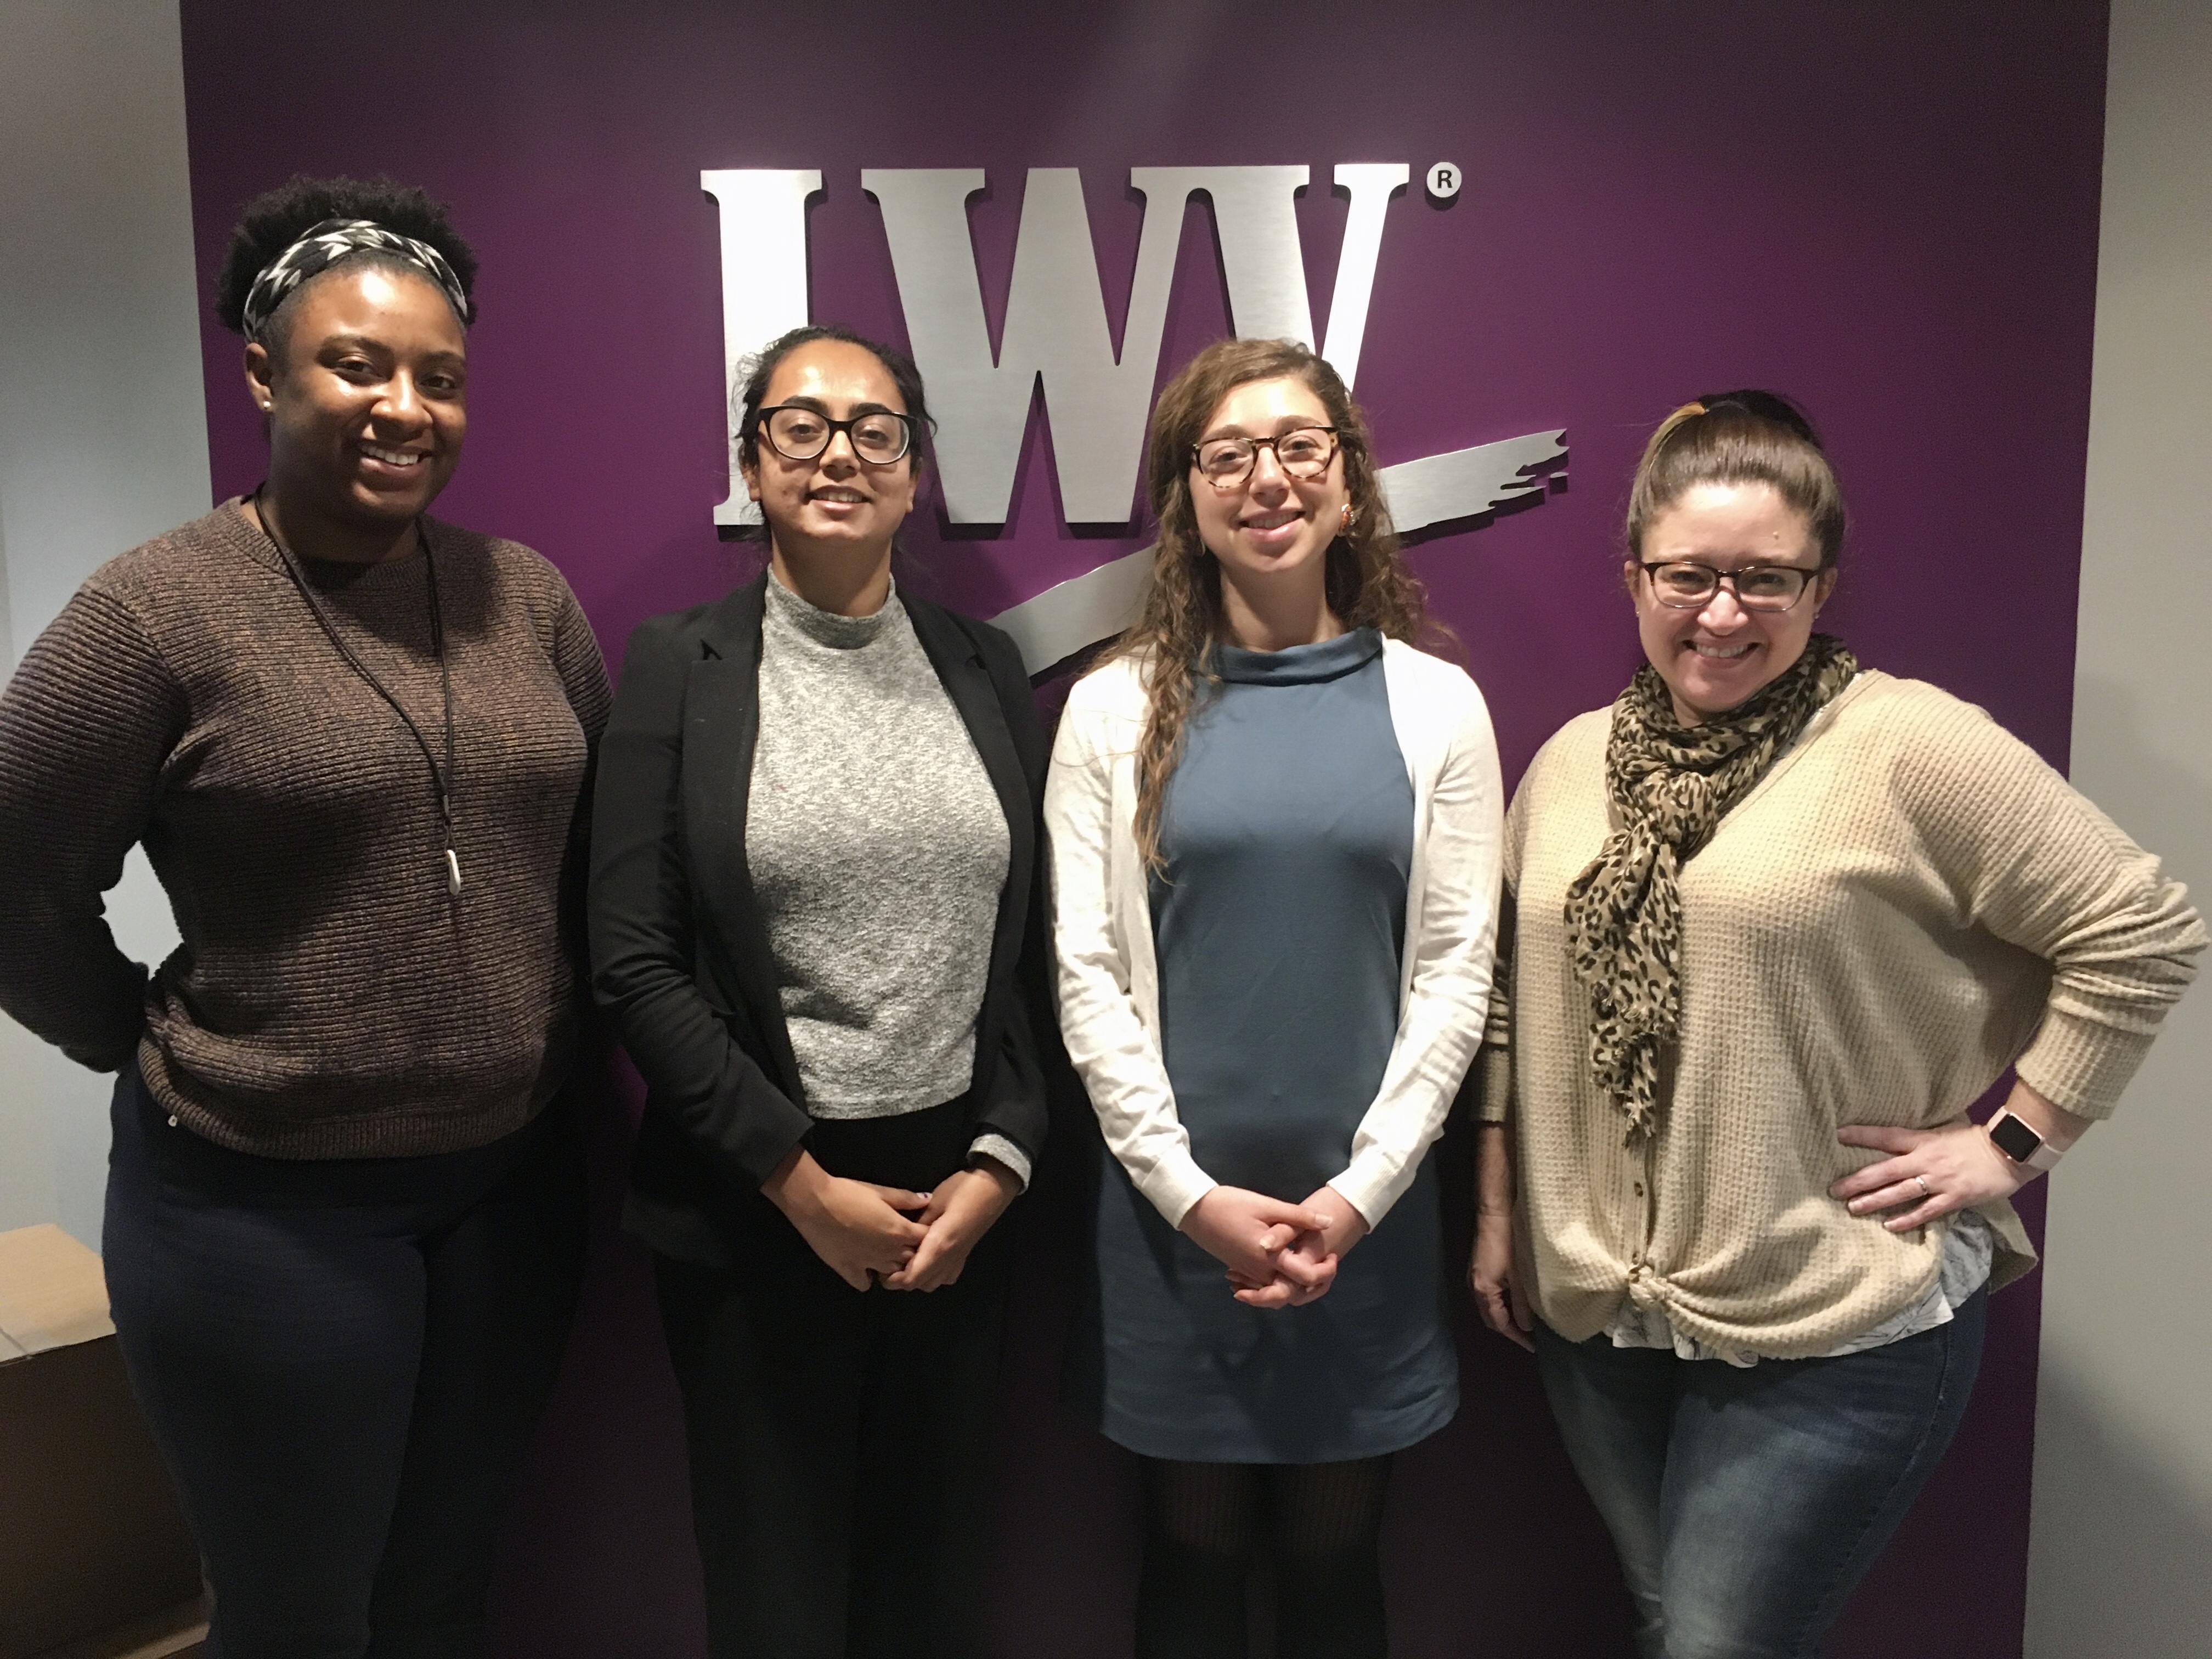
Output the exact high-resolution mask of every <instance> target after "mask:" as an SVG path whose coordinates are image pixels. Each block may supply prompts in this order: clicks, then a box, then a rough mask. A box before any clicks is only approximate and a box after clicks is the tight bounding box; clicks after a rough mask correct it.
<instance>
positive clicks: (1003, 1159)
mask: <svg viewBox="0 0 2212 1659" xmlns="http://www.w3.org/2000/svg"><path fill="white" fill-rule="evenodd" d="M968 1156H969V1158H977V1157H981V1158H994V1159H995V1160H997V1161H998V1162H999V1163H1000V1164H1005V1165H1006V1168H1007V1169H1009V1170H1012V1171H1013V1176H1014V1179H1015V1181H1017V1182H1019V1183H1020V1185H1021V1189H1022V1190H1023V1191H1024V1192H1027V1191H1029V1189H1030V1155H1029V1154H1028V1153H1027V1152H1024V1151H1023V1150H1022V1149H1021V1148H1020V1147H1018V1146H1015V1145H1014V1143H1013V1142H1012V1141H1011V1140H1009V1139H1006V1136H1004V1135H1001V1134H991V1133H984V1134H980V1135H977V1136H976V1137H975V1139H973V1140H971V1141H969V1143H968Z"/></svg>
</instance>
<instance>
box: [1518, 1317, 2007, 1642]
mask: <svg viewBox="0 0 2212 1659" xmlns="http://www.w3.org/2000/svg"><path fill="white" fill-rule="evenodd" d="M1988 1300H1989V1297H1988V1292H1987V1291H1977V1292H1975V1294H1974V1295H1973V1297H1972V1298H1971V1299H1969V1300H1968V1301H1967V1303H1966V1305H1965V1306H1963V1307H1961V1308H1960V1310H1958V1315H1957V1316H1956V1317H1955V1318H1954V1319H1953V1320H1952V1321H1951V1322H1950V1323H1949V1324H1948V1325H1943V1326H1940V1327H1938V1328H1936V1329H1935V1330H1932V1331H1923V1332H1922V1333H1921V1334H1919V1335H1917V1336H1909V1337H1906V1338H1905V1340H1903V1341H1901V1342H1893V1343H1890V1344H1888V1345H1887V1346H1885V1347H1880V1348H1870V1349H1869V1350H1867V1351H1866V1352H1863V1353H1855V1354H1848V1355H1845V1356H1844V1357H1843V1358H1838V1359H1783V1360H1776V1359H1765V1360H1761V1361H1760V1362H1759V1364H1756V1365H1754V1366H1752V1367H1751V1368H1749V1369H1748V1370H1740V1369H1738V1368H1737V1367H1735V1366H1733V1365H1730V1364H1728V1363H1727V1362H1725V1361H1723V1360H1719V1359H1699V1360H1683V1359H1678V1358H1675V1357H1674V1354H1673V1353H1672V1352H1668V1351H1667V1350H1664V1349H1657V1348H1616V1347H1614V1346H1613V1343H1612V1340H1611V1339H1610V1338H1608V1337H1607V1336H1605V1335H1604V1334H1599V1335H1597V1336H1595V1337H1593V1338H1591V1339H1590V1340H1589V1341H1587V1342H1569V1341H1567V1340H1565V1339H1564V1338H1563V1337H1560V1336H1559V1335H1558V1334H1555V1333H1554V1332H1553V1331H1552V1330H1550V1329H1548V1328H1547V1327H1546V1326H1544V1325H1543V1324H1542V1323H1541V1322H1539V1323H1538V1324H1537V1327H1536V1358H1537V1364H1538V1368H1539V1370H1541V1373H1542V1376H1543V1379H1544V1392H1545V1393H1546V1394H1547V1395H1548V1396H1549V1397H1550V1399H1551V1402H1552V1413H1553V1416H1554V1417H1556V1418H1557V1419H1559V1432H1560V1435H1561V1436H1562V1437H1564V1438H1565V1441H1566V1445H1567V1455H1568V1456H1569V1457H1570V1458H1571V1459H1572V1460H1573V1462H1574V1466H1575V1471H1576V1473H1577V1474H1580V1475H1581V1476H1582V1480H1583V1486H1586V1487H1587V1488H1589V1495H1590V1498H1591V1499H1592V1500H1593V1501H1594V1502H1595V1504H1596V1505H1597V1508H1598V1513H1599V1514H1600V1515H1601V1516H1603V1517H1604V1519H1605V1523H1606V1526H1607V1528H1609V1529H1610V1530H1611V1532H1612V1534H1613V1544H1614V1546H1615V1547H1616V1548H1618V1549H1619V1550H1620V1565H1621V1570H1622V1571H1623V1573H1624V1574H1625V1575H1626V1577H1627V1580H1628V1590H1629V1594H1630V1595H1631V1596H1632V1597H1633V1598H1634V1600H1635V1602H1636V1610H1637V1615H1638V1623H1639V1626H1640V1628H1639V1629H1638V1634H1637V1642H1638V1651H1639V1653H1641V1654H1642V1655H1643V1656H1644V1659H1810V1656H1814V1655H1816V1654H1818V1653H1819V1651H1820V1638H1821V1637H1822V1636H1823V1635H1824V1634H1826V1632H1827V1630H1828V1628H1829V1626H1832V1625H1833V1624H1834V1623H1835V1621H1836V1619H1837V1617H1838V1614H1840V1613H1842V1612H1843V1608H1844V1601H1845V1600H1846V1599H1847V1598H1848V1597H1849V1596H1850V1593H1851V1591H1852V1589H1854V1588H1856V1587H1857V1583H1858V1582H1859V1580H1860V1579H1861V1578H1862V1577H1865V1575H1866V1571H1867V1569H1868V1568H1869V1567H1870V1566H1872V1565H1874V1560H1875V1557H1876V1556H1877V1555H1879V1554H1880V1553H1881V1548H1882V1546H1883V1545H1884V1544H1886V1543H1887V1542H1888V1541H1889V1537H1890V1534H1892V1533H1893V1532H1895V1531H1896V1530H1897V1526H1898V1523H1899V1522H1901V1521H1902V1520H1904V1518H1905V1511H1906V1510H1909V1509H1911V1506H1912V1500H1913V1499H1914V1498H1916V1497H1917V1496H1918V1495H1919V1492H1920V1488H1921V1486H1923V1484H1925V1483H1926V1481H1927V1479H1928V1477H1929V1474H1932V1473H1933V1472H1934V1470H1935V1468H1936V1463H1937V1462H1939V1461H1941V1459H1942V1455H1943V1452H1944V1450H1945V1449H1946V1448H1947V1447H1948V1446H1949V1445H1950V1443H1951V1437H1952V1436H1953V1435H1954V1433H1956V1432H1957V1431H1958V1427H1959V1419H1960V1418H1961V1417H1963V1416H1964V1415H1965V1414H1966V1397H1967V1395H1969V1394H1970V1393H1971V1392H1972V1389H1973V1386H1974V1373H1975V1371H1976V1370H1977V1369H1978V1367H1979V1365H1980V1363H1981V1354H1982V1329H1983V1324H1984V1316H1985V1314H1986V1312H1987V1308H1988Z"/></svg>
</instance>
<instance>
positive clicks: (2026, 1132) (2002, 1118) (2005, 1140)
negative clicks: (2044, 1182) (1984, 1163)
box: [1989, 1109, 2064, 1174]
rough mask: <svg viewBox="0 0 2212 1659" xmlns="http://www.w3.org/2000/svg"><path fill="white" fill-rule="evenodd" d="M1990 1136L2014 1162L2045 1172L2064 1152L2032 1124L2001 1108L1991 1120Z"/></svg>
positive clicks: (1999, 1149)
mask: <svg viewBox="0 0 2212 1659" xmlns="http://www.w3.org/2000/svg"><path fill="white" fill-rule="evenodd" d="M1989 1136H1990V1140H1991V1142H1993V1143H1994V1144H1995V1145H1996V1149H1997V1150H1998V1151H1999V1152H2002V1153H2003V1154H2004V1155H2005V1156H2006V1157H2007V1158H2010V1159H2011V1160H2012V1161H2013V1162H2014V1163H2015V1164H2024V1165H2025V1166H2026V1167H2027V1168H2028V1169H2031V1170H2043V1171H2045V1173H2046V1174H2047V1173H2048V1172H2050V1171H2051V1170H2055V1169H2057V1167H2058V1160H2059V1158H2062V1157H2063V1156H2064V1155H2063V1153H2061V1152H2059V1150H2058V1149H2057V1147H2056V1146H2052V1145H2051V1143H2050V1142H2049V1141H2047V1140H2045V1139H2044V1138H2043V1137H2042V1136H2041V1135H2040V1134H2039V1133H2036V1131H2035V1129H2034V1127H2033V1126H2032V1125H2031V1124H2029V1123H2028V1122H2027V1121H2026V1120H2025V1119H2023V1118H2018V1117H2015V1116H2014V1115H2012V1113H2011V1112H2010V1111H2008V1110H2003V1109H2000V1110H1999V1111H1998V1113H1997V1115H1996V1116H1995V1117H1993V1118H1991V1119H1990V1121H1989Z"/></svg>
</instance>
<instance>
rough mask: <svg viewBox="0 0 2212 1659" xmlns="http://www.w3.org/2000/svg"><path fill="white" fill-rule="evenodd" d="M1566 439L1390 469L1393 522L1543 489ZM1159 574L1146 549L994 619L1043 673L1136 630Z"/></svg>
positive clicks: (1543, 438)
mask: <svg viewBox="0 0 2212 1659" xmlns="http://www.w3.org/2000/svg"><path fill="white" fill-rule="evenodd" d="M1565 437H1566V433H1565V430H1564V429H1563V430H1560V431H1558V432H1531V433H1528V434H1526V435H1523V436H1522V437H1518V438H1506V439H1502V440H1501V441H1498V442H1497V443H1493V444H1477V445H1476V446H1475V447H1474V448H1472V449H1454V450H1448V451H1446V452H1445V453H1443V454H1441V455H1425V456H1423V457H1422V458H1421V459H1419V460H1417V461H1401V462H1399V463H1398V465H1395V466H1386V467H1384V468H1383V470H1382V471H1381V472H1380V473H1379V474H1377V475H1376V476H1377V477H1379V478H1380V479H1381V481H1382V484H1383V499H1384V500H1385V501H1388V502H1389V506H1390V520H1391V522H1392V523H1393V524H1395V526H1397V527H1398V532H1399V533H1400V534H1401V535H1407V534H1410V533H1411V532H1413V531H1416V530H1425V529H1427V528H1428V527H1429V526H1431V525H1437V524H1443V523H1445V522H1447V521H1449V520H1453V519H1467V518H1472V517H1474V515H1475V514H1476V513H1487V512H1489V511H1490V510H1491V509H1492V507H1503V506H1505V505H1506V504H1507V503H1509V502H1511V501H1519V500H1522V499H1523V498H1524V497H1526V496H1528V495H1532V494H1534V492H1536V491H1539V490H1541V489H1544V488H1545V487H1546V486H1545V478H1546V476H1547V474H1548V473H1549V472H1551V471H1554V470H1556V467H1557V464H1558V463H1559V462H1561V461H1564V460H1565V459H1566V456H1567V451H1566V446H1565V443H1564V441H1563V440H1564V439H1565ZM1532 474H1533V475H1534V476H1531V475H1532ZM1151 579H1152V549H1151V548H1149V547H1144V548H1139V549H1138V550H1137V551H1135V552H1134V553H1129V554H1125V555H1124V556H1121V558H1118V559H1114V560H1111V561H1109V562H1107V563H1105V564H1102V565H1100V566H1099V567H1098V568H1097V569H1096V570H1090V571H1085V573H1084V574H1082V575H1080V576H1073V577H1070V578H1069V579H1068V580H1066V581H1064V582H1061V583H1060V584H1058V585H1057V586H1052V587H1048V588H1047V589H1045V591H1044V592H1042V593H1040V594H1038V595H1037V596H1036V598H1035V599H1024V600H1023V601H1022V603H1021V604H1019V605H1015V606H1013V607H1012V608H1011V609H1009V610H1006V611H1000V613H999V614H998V615H997V616H995V617H992V618H991V620H992V622H993V623H994V624H995V625H996V626H998V627H1000V628H1002V629H1006V632H1007V634H1008V635H1011V636H1012V639H1013V641H1014V643H1015V644H1016V645H1018V646H1019V647H1021V653H1022V662H1023V665H1024V666H1025V667H1027V668H1028V670H1029V671H1030V673H1032V674H1036V673H1041V672H1042V671H1044V670H1045V669H1048V668H1049V667H1051V666H1052V665H1053V664H1054V663H1056V662H1059V661H1061V660H1062V659H1066V658H1068V657H1072V656H1073V655H1074V654H1075V653H1077V652H1079V651H1080V650H1082V649H1083V648H1084V647H1085V646H1091V645H1096V644H1097V643H1098V641H1101V640H1104V639H1110V638H1112V637H1113V636H1114V635H1116V634H1118V633H1120V632H1121V630H1122V629H1126V628H1127V627H1129V626H1130V625H1131V624H1133V623H1134V622H1135V621H1136V620H1137V615H1138V613H1139V611H1141V610H1142V609H1143V608H1144V603H1145V591H1146V588H1147V587H1148V586H1150V585H1151Z"/></svg>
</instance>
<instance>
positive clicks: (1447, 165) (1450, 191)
mask: <svg viewBox="0 0 2212 1659" xmlns="http://www.w3.org/2000/svg"><path fill="white" fill-rule="evenodd" d="M1460 178H1461V173H1460V170H1459V163H1458V162H1456V161H1439V162H1437V164H1436V166H1434V167H1431V168H1430V169H1429V179H1428V185H1429V199H1430V200H1431V201H1432V202H1449V201H1450V200H1451V198H1452V197H1455V196H1456V195H1458V194H1459V185H1460Z"/></svg>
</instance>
